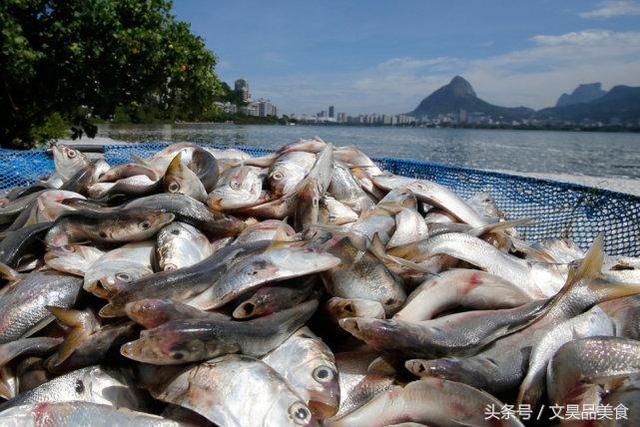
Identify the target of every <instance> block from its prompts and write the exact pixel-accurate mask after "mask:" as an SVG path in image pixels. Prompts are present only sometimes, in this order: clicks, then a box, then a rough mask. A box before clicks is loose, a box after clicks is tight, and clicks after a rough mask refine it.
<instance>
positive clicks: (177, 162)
mask: <svg viewBox="0 0 640 427" xmlns="http://www.w3.org/2000/svg"><path fill="white" fill-rule="evenodd" d="M181 167H182V151H180V152H179V153H178V154H176V155H175V157H174V158H173V160H171V163H169V166H168V167H167V171H166V172H165V177H166V176H167V174H171V173H177V172H178V170H179V169H180V168H181Z"/></svg>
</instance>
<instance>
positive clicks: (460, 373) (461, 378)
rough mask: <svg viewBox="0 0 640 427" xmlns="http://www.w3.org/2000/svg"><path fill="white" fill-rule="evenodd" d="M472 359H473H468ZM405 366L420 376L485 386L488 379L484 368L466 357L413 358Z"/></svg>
mask: <svg viewBox="0 0 640 427" xmlns="http://www.w3.org/2000/svg"><path fill="white" fill-rule="evenodd" d="M468 360H471V359H468ZM404 366H405V368H407V370H408V371H409V372H411V373H412V374H414V375H416V376H418V377H434V378H441V379H445V380H449V381H457V382H462V383H465V384H469V385H473V386H474V387H476V388H484V387H485V383H486V379H485V376H483V372H484V371H483V370H482V369H481V368H480V367H478V366H475V365H473V364H471V363H468V361H467V360H465V359H458V358H454V357H447V358H442V359H434V360H424V359H411V360H407V361H406V362H405V364H404Z"/></svg>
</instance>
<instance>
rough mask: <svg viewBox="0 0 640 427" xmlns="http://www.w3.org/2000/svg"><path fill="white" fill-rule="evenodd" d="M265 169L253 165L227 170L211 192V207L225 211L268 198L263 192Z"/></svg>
mask: <svg viewBox="0 0 640 427" xmlns="http://www.w3.org/2000/svg"><path fill="white" fill-rule="evenodd" d="M263 179H264V171H263V170H262V169H261V168H257V167H253V166H244V165H243V166H236V167H235V168H232V169H228V170H226V171H225V172H224V173H223V174H222V176H221V177H220V179H219V180H218V183H217V185H216V188H215V189H214V190H213V191H212V192H211V193H209V201H208V205H209V208H210V209H213V210H216V211H225V210H232V209H241V208H246V207H250V206H255V205H258V204H260V203H262V202H264V201H266V199H265V198H264V197H265V196H264V195H263V192H262V181H263Z"/></svg>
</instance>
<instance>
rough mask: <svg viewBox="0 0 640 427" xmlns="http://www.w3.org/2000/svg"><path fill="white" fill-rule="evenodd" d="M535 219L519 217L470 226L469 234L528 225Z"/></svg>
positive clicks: (499, 230)
mask: <svg viewBox="0 0 640 427" xmlns="http://www.w3.org/2000/svg"><path fill="white" fill-rule="evenodd" d="M535 221H536V219H535V218H519V219H513V220H509V221H501V222H496V223H493V224H487V225H483V226H480V227H476V228H472V229H471V230H469V234H472V235H474V236H482V235H483V234H488V233H497V232H501V231H505V230H507V229H509V228H515V227H522V226H524V225H529V224H531V223H533V222H535Z"/></svg>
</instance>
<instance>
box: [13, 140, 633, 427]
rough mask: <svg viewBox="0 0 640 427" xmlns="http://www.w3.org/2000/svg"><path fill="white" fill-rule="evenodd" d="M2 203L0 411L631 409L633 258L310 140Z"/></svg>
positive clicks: (47, 189) (115, 417) (73, 178)
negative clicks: (531, 232) (541, 233)
mask: <svg viewBox="0 0 640 427" xmlns="http://www.w3.org/2000/svg"><path fill="white" fill-rule="evenodd" d="M53 155H54V160H55V172H53V173H52V174H51V176H49V177H47V178H46V179H45V178H43V179H42V180H41V182H40V183H38V184H35V185H32V186H28V187H19V188H14V189H11V190H10V191H8V192H7V193H6V194H4V195H3V196H1V197H2V198H1V199H0V239H1V240H0V263H1V264H0V274H1V275H2V278H1V279H0V280H1V284H0V426H29V425H33V426H45V425H46V426H72V425H78V426H86V425H91V426H102V425H104V426H114V425H118V426H140V425H154V426H156V425H161V426H178V425H217V426H224V427H227V426H229V427H235V426H238V427H244V426H316V425H324V426H367V427H369V426H390V425H403V426H484V425H488V426H498V425H509V426H519V425H531V424H535V425H548V424H560V423H561V424H572V425H590V426H593V425H607V426H609V425H628V426H632V425H635V426H637V425H640V341H639V340H640V260H639V259H637V258H631V257H622V256H608V255H606V254H605V253H604V251H603V238H604V236H599V237H598V238H596V239H595V240H594V241H593V243H592V245H591V247H590V248H589V249H588V250H583V249H581V248H579V247H578V246H577V245H576V244H575V243H574V242H572V241H571V240H567V239H558V240H545V241H539V242H530V241H527V240H526V239H525V238H523V237H522V235H521V234H519V233H518V232H517V227H519V226H522V225H525V224H527V223H529V222H532V221H536V220H540V219H537V218H511V217H509V216H508V214H509V213H508V212H503V211H501V210H500V208H499V207H498V206H497V205H496V203H495V201H494V199H493V197H492V195H491V194H487V193H482V194H477V195H475V196H473V197H471V198H469V199H463V198H461V197H460V196H458V195H456V194H455V193H454V192H452V191H451V190H449V189H447V188H445V187H443V186H441V185H438V184H437V183H434V182H430V181H427V180H421V179H416V178H411V177H405V176H399V175H394V174H392V173H389V172H386V171H384V170H381V169H380V168H379V167H378V166H377V165H376V163H374V162H373V161H372V160H371V159H370V158H369V157H367V156H366V155H365V154H364V153H363V152H361V151H360V150H359V149H358V148H356V147H353V146H348V147H334V146H333V145H332V144H330V143H326V142H324V141H322V140H321V139H319V138H313V139H305V140H300V141H298V142H295V143H292V144H289V145H285V146H283V147H282V148H281V149H280V150H278V151H277V152H275V153H273V154H268V155H264V156H261V157H252V156H249V155H248V154H246V153H244V152H242V151H239V150H235V149H227V150H221V149H213V148H205V147H200V146H197V145H194V144H188V143H181V144H174V145H171V146H168V147H167V148H165V149H163V150H162V151H159V152H157V153H155V154H154V155H153V156H151V157H149V158H138V157H135V156H131V157H132V159H131V162H130V163H127V164H121V165H117V166H113V167H112V166H110V165H108V164H107V163H106V162H105V160H104V159H92V158H88V157H87V155H86V154H84V153H82V152H79V151H77V150H75V149H74V148H73V146H63V145H58V146H57V147H55V148H54V151H53Z"/></svg>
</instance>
